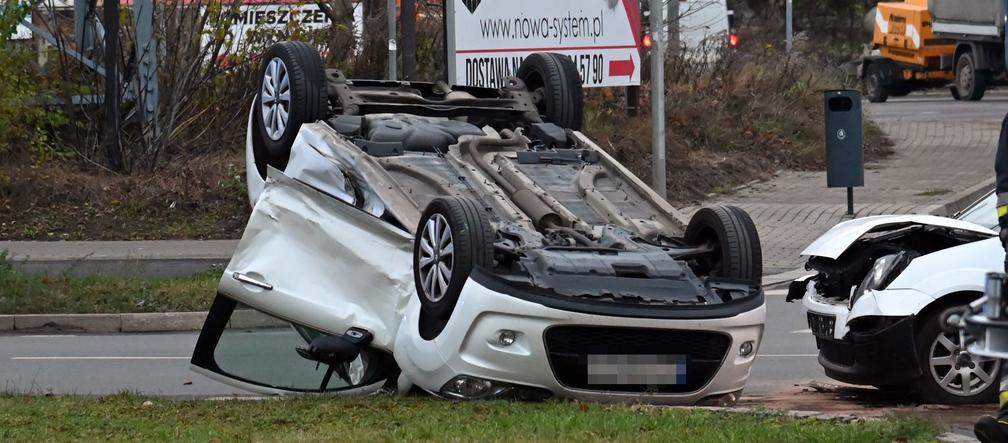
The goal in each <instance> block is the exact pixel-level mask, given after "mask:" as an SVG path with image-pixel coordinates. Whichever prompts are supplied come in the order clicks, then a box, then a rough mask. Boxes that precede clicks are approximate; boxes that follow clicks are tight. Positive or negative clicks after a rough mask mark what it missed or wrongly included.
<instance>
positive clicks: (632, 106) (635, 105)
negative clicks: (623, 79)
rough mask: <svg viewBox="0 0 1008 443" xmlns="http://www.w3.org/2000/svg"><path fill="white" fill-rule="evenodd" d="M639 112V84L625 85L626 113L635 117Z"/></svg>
mask: <svg viewBox="0 0 1008 443" xmlns="http://www.w3.org/2000/svg"><path fill="white" fill-rule="evenodd" d="M638 112H640V86H627V87H626V114H627V116H630V117H636V116H637V113H638Z"/></svg>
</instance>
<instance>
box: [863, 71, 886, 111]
mask: <svg viewBox="0 0 1008 443" xmlns="http://www.w3.org/2000/svg"><path fill="white" fill-rule="evenodd" d="M862 88H863V89H864V93H865V96H866V97H868V101H869V102H872V103H885V101H886V100H889V89H888V88H887V87H886V85H885V84H883V83H882V69H881V68H879V65H878V64H877V63H872V64H870V65H868V68H867V70H866V72H865V75H864V80H863V81H862Z"/></svg>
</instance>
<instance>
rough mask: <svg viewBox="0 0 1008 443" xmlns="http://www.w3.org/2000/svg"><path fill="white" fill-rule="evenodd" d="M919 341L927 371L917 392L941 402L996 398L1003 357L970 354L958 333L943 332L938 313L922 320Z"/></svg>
mask: <svg viewBox="0 0 1008 443" xmlns="http://www.w3.org/2000/svg"><path fill="white" fill-rule="evenodd" d="M915 340H916V346H917V358H918V360H919V362H920V365H921V372H922V373H923V374H922V375H921V377H920V379H919V380H918V381H917V391H918V393H920V395H921V397H922V398H923V399H924V400H925V401H927V402H929V403H941V404H972V403H990V402H992V401H994V398H995V394H996V391H997V389H998V382H999V380H998V377H999V375H1000V369H1001V361H1000V360H997V359H992V358H986V357H979V356H974V355H971V354H969V353H967V352H966V349H965V347H963V346H962V345H961V344H960V343H959V335H958V334H948V333H946V332H944V331H942V329H941V325H940V324H939V315H938V314H934V315H931V316H929V317H927V318H925V319H924V321H923V322H921V323H920V327H919V328H918V331H917V333H916V339H915Z"/></svg>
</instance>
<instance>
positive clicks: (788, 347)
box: [0, 291, 825, 398]
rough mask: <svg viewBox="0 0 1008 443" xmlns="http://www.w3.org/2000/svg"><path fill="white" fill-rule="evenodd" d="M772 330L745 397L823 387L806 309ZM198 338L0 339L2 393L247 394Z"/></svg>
mask: <svg viewBox="0 0 1008 443" xmlns="http://www.w3.org/2000/svg"><path fill="white" fill-rule="evenodd" d="M767 312H768V319H767V330H766V333H765V336H764V344H763V346H761V348H760V350H759V353H760V356H759V358H758V359H757V361H756V365H755V367H754V369H753V375H752V379H751V380H750V382H749V385H748V387H747V389H746V392H747V393H768V392H773V391H776V390H779V389H783V388H789V387H793V386H794V385H795V384H802V383H807V382H809V381H811V380H820V381H825V379H824V377H823V372H822V369H821V368H820V367H819V364H818V363H817V362H816V359H815V353H816V349H815V344H814V343H813V339H812V335H811V334H810V333H809V331H808V330H807V326H806V325H805V320H804V317H803V315H802V312H801V307H800V306H799V305H797V304H794V303H791V304H788V303H784V296H783V293H782V292H781V291H771V295H769V296H768V297H767ZM196 337H197V334H196V333H165V334H115V335H62V334H61V335H0V386H2V387H3V389H4V390H6V391H14V392H31V393H50V392H51V393H56V394H110V393H117V392H122V391H131V392H140V393H145V394H152V395H163V396H168V397H176V398H180V397H181V398H184V397H205V396H224V395H233V394H240V393H243V391H240V390H236V389H233V388H231V387H228V386H226V385H223V384H220V383H217V382H215V381H212V380H209V379H207V378H205V377H203V376H201V375H199V374H195V373H193V372H191V371H190V370H189V356H190V355H191V353H192V349H193V346H194V345H195V343H196Z"/></svg>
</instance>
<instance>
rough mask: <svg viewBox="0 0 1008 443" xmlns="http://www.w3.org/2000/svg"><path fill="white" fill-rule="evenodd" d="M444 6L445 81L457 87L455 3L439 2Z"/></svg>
mask: <svg viewBox="0 0 1008 443" xmlns="http://www.w3.org/2000/svg"><path fill="white" fill-rule="evenodd" d="M441 4H442V5H444V18H445V19H444V22H445V29H444V39H445V58H447V59H448V60H447V63H445V70H447V72H446V74H447V75H445V79H446V80H447V81H448V84H449V85H457V84H458V83H459V82H458V79H457V78H455V77H456V66H455V2H441Z"/></svg>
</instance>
